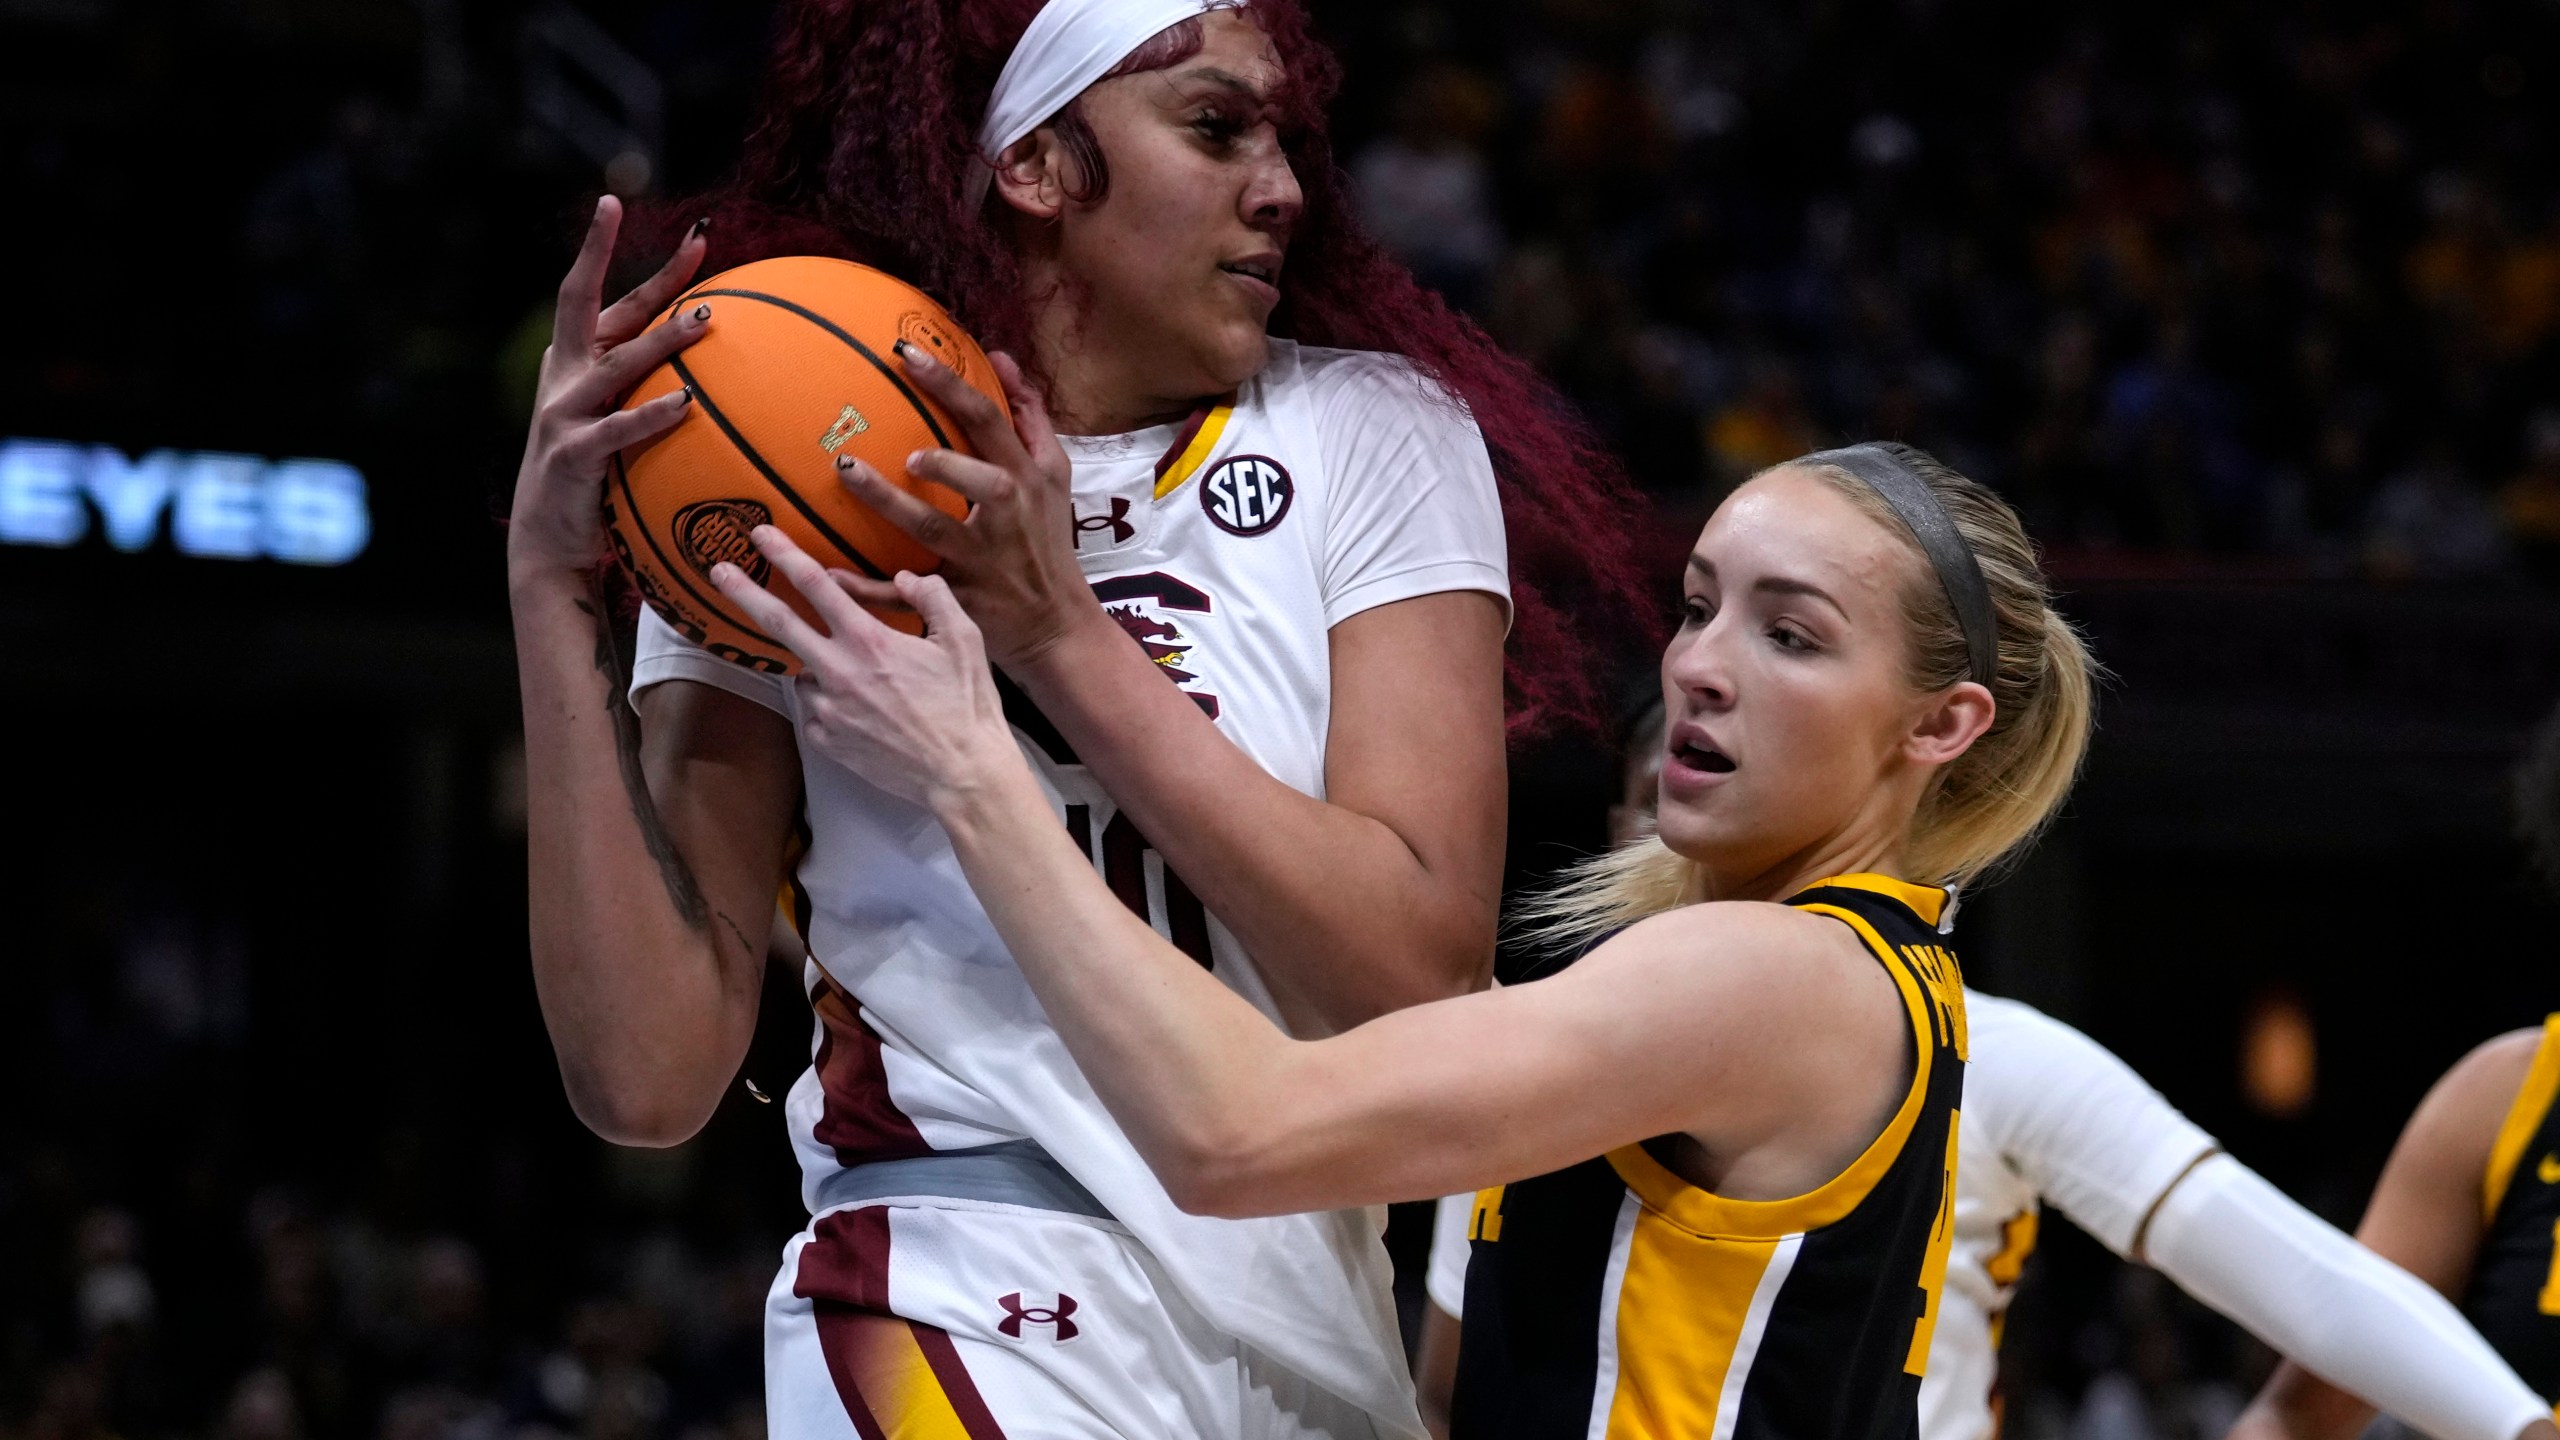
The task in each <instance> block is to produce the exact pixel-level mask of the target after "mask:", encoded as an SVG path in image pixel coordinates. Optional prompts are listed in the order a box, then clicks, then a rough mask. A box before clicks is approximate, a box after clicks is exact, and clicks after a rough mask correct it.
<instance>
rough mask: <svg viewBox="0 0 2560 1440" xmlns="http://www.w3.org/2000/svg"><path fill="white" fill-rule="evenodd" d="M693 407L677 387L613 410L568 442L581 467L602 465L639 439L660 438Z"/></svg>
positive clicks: (687, 395)
mask: <svg viewBox="0 0 2560 1440" xmlns="http://www.w3.org/2000/svg"><path fill="white" fill-rule="evenodd" d="M692 407H693V392H692V391H690V390H687V389H685V388H684V387H683V386H681V385H679V386H677V387H676V388H675V389H673V390H670V391H668V392H667V393H666V394H664V395H661V396H659V397H658V398H656V399H655V400H651V401H648V402H646V403H644V404H639V405H634V406H632V407H631V408H630V409H628V410H616V411H614V412H612V413H611V414H609V415H606V416H605V417H604V418H603V419H600V420H598V421H596V422H595V423H593V424H591V425H589V426H587V427H586V429H585V430H584V431H582V432H580V433H579V434H577V435H575V436H573V437H571V439H570V441H569V445H570V450H571V453H574V454H575V455H576V456H577V458H578V461H579V463H580V464H582V465H602V464H603V463H604V459H605V457H606V456H608V455H610V454H612V453H613V452H614V451H616V450H622V449H626V448H628V447H630V446H633V445H637V444H639V443H640V442H641V441H643V440H647V439H650V438H652V437H654V436H658V435H663V434H665V433H666V432H667V431H669V430H672V429H674V428H675V426H676V422H677V421H679V420H682V419H683V418H684V412H685V411H687V410H689V409H691V408H692Z"/></svg>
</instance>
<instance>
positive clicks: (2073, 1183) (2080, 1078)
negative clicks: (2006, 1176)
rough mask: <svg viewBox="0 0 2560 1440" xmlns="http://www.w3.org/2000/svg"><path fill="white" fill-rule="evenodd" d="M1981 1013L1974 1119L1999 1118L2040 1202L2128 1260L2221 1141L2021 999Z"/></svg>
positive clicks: (1969, 1090) (2006, 1151) (1970, 1109)
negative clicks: (2150, 1223) (2161, 1207)
mask: <svg viewBox="0 0 2560 1440" xmlns="http://www.w3.org/2000/svg"><path fill="white" fill-rule="evenodd" d="M1975 1008H1976V1007H1975V1005H1974V1004H1973V1002H1971V1001H1970V1000H1968V1002H1967V1010H1968V1013H1969V1014H1971V1015H1972V1021H1973V1023H1972V1025H1971V1030H1972V1041H1973V1047H1972V1055H1973V1058H1972V1060H1971V1061H1970V1062H1969V1063H1968V1064H1967V1065H1966V1066H1965V1087H1964V1088H1965V1096H1964V1099H1965V1105H1964V1108H1965V1111H1966V1114H1965V1117H1964V1118H1965V1121H1966V1123H1968V1124H1970V1123H1972V1122H1973V1120H1974V1116H1975V1114H1976V1113H1977V1112H1979V1113H1980V1114H1981V1115H1982V1116H1983V1117H1984V1118H1985V1119H1987V1120H1988V1119H1993V1118H1994V1117H1996V1127H1995V1128H1996V1139H1995V1143H1996V1145H1997V1147H1998V1149H1999V1151H2000V1153H2001V1154H2002V1155H2004V1156H2006V1157H2007V1159H2008V1161H2009V1163H2010V1164H2011V1165H2013V1166H2015V1167H2016V1168H2017V1171H2018V1173H2019V1174H2020V1175H2022V1176H2024V1177H2026V1180H2027V1183H2028V1184H2030V1185H2032V1186H2034V1187H2035V1190H2036V1193H2037V1194H2039V1195H2042V1196H2044V1197H2045V1198H2046V1199H2047V1200H2050V1201H2052V1202H2053V1204H2054V1207H2055V1208H2057V1209H2059V1210H2061V1211H2062V1213H2064V1214H2065V1215H2068V1216H2070V1217H2071V1219H2072V1220H2073V1222H2074V1223H2076V1224H2078V1225H2079V1226H2080V1228H2081V1229H2083V1230H2086V1231H2088V1232H2089V1233H2090V1234H2091V1235H2093V1236H2095V1237H2097V1239H2098V1241H2099V1243H2101V1244H2103V1245H2105V1246H2106V1247H2107V1248H2108V1249H2110V1250H2113V1251H2114V1252H2116V1253H2117V1254H2118V1255H2129V1254H2130V1253H2131V1251H2132V1249H2133V1241H2134V1236H2135V1234H2136V1232H2138V1231H2139V1230H2140V1229H2141V1227H2142V1217H2143V1216H2145V1215H2148V1214H2150V1213H2151V1207H2152V1205H2153V1204H2155V1203H2157V1202H2158V1200H2159V1199H2160V1196H2161V1195H2162V1194H2163V1193H2165V1192H2166V1191H2167V1190H2168V1188H2169V1187H2170V1185H2172V1184H2173V1183H2175V1182H2176V1180H2177V1178H2178V1177H2179V1176H2180V1175H2181V1174H2184V1173H2185V1172H2186V1170H2187V1168H2188V1167H2189V1166H2191V1165H2193V1164H2195V1163H2196V1160H2197V1158H2198V1157H2200V1156H2203V1155H2205V1154H2208V1153H2210V1152H2211V1151H2212V1150H2213V1149H2214V1148H2215V1147H2214V1140H2213V1137H2212V1136H2210V1135H2208V1134H2206V1133H2205V1132H2204V1131H2203V1130H2201V1129H2199V1128H2198V1127H2197V1126H2196V1124H2195V1122H2194V1121H2192V1120H2189V1119H2188V1118H2187V1117H2186V1116H2184V1115H2181V1114H2179V1113H2178V1111H2177V1108H2176V1107H2175V1106H2173V1105H2171V1104H2170V1103H2169V1102H2168V1101H2166V1100H2164V1099H2162V1098H2160V1092H2159V1091H2157V1090H2154V1089H2152V1088H2151V1087H2150V1086H2149V1085H2147V1084H2144V1083H2143V1079H2142V1077H2141V1076H2139V1075H2136V1074H2134V1073H2133V1068H2132V1067H2131V1066H2129V1065H2127V1064H2125V1063H2124V1062H2123V1061H2122V1060H2119V1059H2117V1058H2116V1057H2115V1055H2114V1054H2113V1053H2112V1052H2110V1051H2109V1050H2108V1049H2107V1048H2106V1047H2105V1046H2103V1045H2100V1044H2099V1043H2098V1042H2096V1041H2095V1040H2092V1039H2090V1038H2089V1037H2088V1036H2086V1035H2083V1034H2081V1033H2080V1032H2079V1031H2077V1030H2074V1029H2072V1028H2071V1027H2070V1026H2068V1025H2065V1024H2063V1023H2062V1022H2061V1021H2059V1020H2056V1019H2054V1018H2053V1017H2051V1016H2049V1015H2046V1014H2045V1013H2043V1012H2042V1011H2040V1010H2036V1009H2034V1008H2032V1007H2030V1006H2027V1005H2022V1004H2019V1003H2018V1002H2017V1001H2014V1000H1992V1001H1990V1002H1989V1003H1987V1004H1984V1005H1981V1006H1980V1007H1979V1011H1980V1013H1978V1014H1974V1013H1973V1012H1974V1011H1975Z"/></svg>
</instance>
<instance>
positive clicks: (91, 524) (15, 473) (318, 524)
mask: <svg viewBox="0 0 2560 1440" xmlns="http://www.w3.org/2000/svg"><path fill="white" fill-rule="evenodd" d="M93 528H94V529H96V530H98V531H100V532H102V533H103V534H104V535H105V537H106V541H107V543H108V544H109V545H112V546H114V547H115V548H116V549H118V550H123V551H127V552H133V551H141V550H147V549H149V548H151V546H152V545H153V544H155V543H157V542H158V541H159V539H160V537H161V536H162V535H164V534H165V535H167V536H168V537H169V543H170V544H171V545H172V546H174V547H175V548H176V549H177V551H178V552H179V553H180V554H182V555H195V556H200V557H203V558H206V559H215V560H258V559H266V560H281V561H284V562H285V563H287V564H291V565H344V564H346V563H347V562H348V561H350V560H353V559H354V558H356V556H358V555H360V554H362V553H364V547H365V542H366V541H368V540H370V539H372V537H373V515H372V512H371V511H370V510H369V509H368V508H367V506H366V503H365V487H364V475H363V474H362V473H361V472H359V471H358V470H357V469H356V468H355V467H354V466H352V465H349V464H346V463H345V462H343V461H339V460H268V459H265V458H262V457H260V456H256V455H231V454H225V453H222V452H220V451H213V450H154V451H152V452H151V453H150V454H148V455H145V456H142V457H141V458H140V459H128V458H126V456H125V453H124V452H123V451H122V450H119V449H117V448H116V447H115V446H113V445H79V444H74V443H72V442H70V441H65V440H25V439H6V438H0V544H6V545H50V546H57V547H58V546H64V545H77V544H79V543H80V542H81V541H82V540H84V539H86V538H88V536H89V533H90V531H91V530H92V529H93Z"/></svg>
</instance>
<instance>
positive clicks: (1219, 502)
mask: <svg viewBox="0 0 2560 1440" xmlns="http://www.w3.org/2000/svg"><path fill="white" fill-rule="evenodd" d="M1297 494H1298V487H1297V485H1296V484H1295V483H1294V482H1292V481H1291V480H1290V479H1289V472H1288V470H1286V469H1285V468H1283V467H1282V466H1281V464H1280V462H1279V461H1277V460H1274V459H1272V458H1271V457H1269V456H1267V455H1236V456H1231V457H1229V458H1227V459H1225V460H1221V461H1219V462H1218V468H1217V469H1215V470H1212V471H1210V472H1209V478H1208V479H1207V480H1204V481H1202V482H1201V484H1200V508H1201V509H1203V510H1206V511H1208V512H1209V518H1210V519H1211V520H1212V521H1215V522H1216V523H1217V526H1218V528H1219V529H1221V530H1224V531H1226V532H1227V533H1228V534H1230V535H1267V534H1269V533H1270V532H1271V529H1272V527H1273V526H1276V525H1278V524H1279V523H1280V521H1281V519H1282V518H1283V517H1285V516H1286V515H1287V514H1288V513H1289V502H1290V501H1291V500H1293V499H1296V498H1297Z"/></svg>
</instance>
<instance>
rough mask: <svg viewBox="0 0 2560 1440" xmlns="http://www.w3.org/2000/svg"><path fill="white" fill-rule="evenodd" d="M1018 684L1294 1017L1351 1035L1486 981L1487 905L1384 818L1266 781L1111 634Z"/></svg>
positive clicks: (1073, 644) (1091, 639) (1045, 664)
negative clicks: (1310, 1017) (1300, 1011)
mask: <svg viewBox="0 0 2560 1440" xmlns="http://www.w3.org/2000/svg"><path fill="white" fill-rule="evenodd" d="M1017 679H1018V680H1019V681H1020V683H1021V684H1022V685H1023V687H1024V690H1025V691H1026V693H1028V694H1029V695H1030V697H1031V699H1032V700H1033V702H1034V703H1035V704H1037V705H1038V706H1039V707H1040V709H1041V712H1042V713H1043V714H1044V715H1046V716H1047V717H1048V718H1049V719H1050V721H1051V723H1053V724H1055V725H1056V726H1057V727H1058V729H1059V732H1060V733H1061V735H1063V736H1064V737H1065V739H1066V740H1067V742H1068V743H1069V744H1070V745H1071V746H1073V747H1074V749H1075V752H1076V755H1077V758H1078V759H1079V760H1081V761H1082V762H1083V763H1084V764H1086V765H1087V766H1089V767H1090V768H1091V769H1092V770H1093V771H1094V773H1095V774H1096V775H1097V776H1098V777H1099V778H1100V779H1101V781H1102V784H1103V788H1104V789H1105V790H1107V791H1109V792H1110V794H1111V796H1112V798H1113V800H1114V801H1116V802H1117V803H1118V804H1119V805H1120V807H1121V809H1122V810H1124V811H1126V812H1127V813H1128V814H1129V816H1130V818H1131V819H1132V820H1133V821H1134V822H1135V823H1136V824H1137V826H1138V827H1139V829H1140V830H1141V831H1142V832H1143V833H1144V834H1145V835H1146V837H1147V843H1148V844H1149V845H1150V846H1152V847H1153V848H1154V849H1155V850H1156V851H1158V852H1159V853H1160V854H1162V855H1164V856H1165V857H1166V859H1167V863H1168V864H1170V865H1171V866H1172V867H1173V869H1174V870H1175V872H1176V873H1178V874H1179V875H1180V876H1181V877H1182V879H1183V882H1184V883H1185V884H1187V885H1189V886H1190V887H1191V889H1192V891H1193V892H1194V893H1196V894H1197V895H1198V896H1199V897H1200V899H1201V900H1202V902H1203V903H1204V904H1206V905H1207V907H1208V908H1209V909H1210V910H1211V911H1212V912H1213V913H1215V914H1216V915H1217V916H1218V918H1219V919H1220V920H1221V921H1223V922H1224V923H1225V924H1226V925H1227V927H1228V928H1229V929H1231V930H1232V931H1234V932H1235V935H1236V938H1237V939H1238V940H1240V941H1241V942H1243V944H1244V947H1245V949H1246V950H1247V951H1248V952H1250V953H1251V954H1252V955H1253V957H1254V961H1255V963H1256V964H1257V965H1259V966H1260V967H1261V968H1262V970H1263V971H1264V973H1265V975H1266V976H1267V977H1269V978H1270V980H1271V981H1272V983H1273V985H1274V988H1275V990H1277V991H1279V992H1281V993H1283V994H1284V996H1285V997H1287V998H1288V999H1290V1000H1294V1001H1296V1002H1298V1005H1297V1006H1293V1007H1292V1008H1293V1009H1296V1008H1300V1007H1303V1008H1305V1009H1308V1010H1312V1011H1313V1013H1314V1015H1315V1017H1316V1018H1317V1019H1318V1020H1320V1021H1321V1022H1322V1023H1323V1024H1324V1025H1326V1026H1327V1027H1328V1028H1332V1029H1347V1028H1349V1027H1350V1026H1352V1025H1356V1024H1358V1023H1360V1022H1361V1021H1363V1020H1367V1019H1370V1018H1373V1017H1375V1016H1378V1015H1381V1014H1385V1013H1387V1012H1389V1011H1392V1010H1397V1009H1401V1008H1403V1007H1405V1006H1408V1005H1415V1004H1420V1003H1422V1002H1424V1001H1427V1000H1436V999H1442V998H1445V997H1447V996H1450V995H1456V994H1463V993H1465V992H1467V991H1469V990H1472V989H1475V988H1477V987H1478V986H1479V985H1481V984H1482V982H1483V978H1484V974H1485V970H1486V967H1487V965H1488V964H1489V963H1490V961H1491V957H1492V942H1493V920H1494V906H1493V902H1492V898H1491V896H1490V895H1488V894H1479V893H1476V889H1475V888H1474V887H1471V886H1470V885H1469V884H1468V883H1466V881H1465V880H1464V879H1462V878H1460V877H1457V876H1453V875H1451V874H1447V873H1443V872H1442V871H1438V870H1435V869H1434V868H1433V867H1432V866H1431V865H1429V864H1428V863H1426V862H1425V860H1424V859H1423V858H1422V857H1421V856H1419V855H1418V854H1417V853H1416V852H1415V850H1414V848H1413V847H1412V846H1411V845H1409V844H1408V843H1407V842H1406V841H1405V839H1404V838H1403V837H1402V836H1400V835H1398V834H1397V832H1396V831H1395V830H1394V829H1393V828H1392V827H1390V826H1389V825H1387V824H1386V823H1384V822H1382V821H1380V820H1378V819H1376V818H1373V817H1371V816H1368V815H1364V814H1361V813H1359V812H1357V811H1355V810H1351V809H1348V808H1345V807H1344V806H1341V805H1338V804H1331V803H1328V802H1326V801H1324V800H1319V799H1317V798H1315V797H1314V796H1311V795H1307V794H1304V793H1301V792H1300V791H1298V790H1295V789H1293V788H1291V787H1290V786H1288V785H1286V784H1284V783H1282V782H1281V781H1280V780H1278V779H1276V778H1274V777H1273V776H1272V775H1271V774H1270V772H1268V771H1266V770H1264V769H1263V768H1262V767H1261V766H1260V765H1258V764H1256V763H1255V762H1254V761H1253V759H1252V758H1251V757H1250V756H1248V755H1246V754H1245V753H1244V752H1243V751H1242V750H1240V749H1238V748H1236V746H1235V745H1234V744H1233V743H1232V742H1230V741H1229V740H1228V739H1227V738H1226V737H1225V736H1224V735H1222V734H1220V733H1219V731H1218V729H1217V727H1216V725H1215V724H1213V723H1212V722H1211V721H1210V720H1209V718H1208V717H1207V716H1206V715H1205V714H1203V713H1202V712H1201V711H1200V709H1199V707H1198V706H1197V705H1195V704H1194V703H1193V702H1192V701H1191V699H1190V697H1188V696H1186V695H1184V694H1183V693H1182V692H1181V691H1180V690H1178V689H1176V688H1175V687H1174V686H1172V685H1169V684H1166V683H1165V682H1164V678H1163V676H1162V675H1160V674H1158V673H1157V672H1156V670H1155V667H1154V666H1153V665H1152V664H1151V663H1149V662H1148V660H1147V659H1146V657H1145V655H1144V654H1143V653H1142V652H1140V651H1139V650H1138V649H1137V648H1136V647H1135V646H1133V645H1131V644H1129V643H1128V641H1127V639H1126V637H1125V636H1123V635H1121V634H1120V633H1119V632H1118V631H1117V629H1116V628H1109V627H1102V628H1087V629H1085V630H1081V631H1079V632H1077V633H1075V634H1074V635H1072V636H1071V637H1070V638H1069V639H1068V640H1066V641H1065V642H1062V644H1061V645H1060V646H1059V647H1058V649H1057V650H1055V651H1053V652H1051V653H1050V654H1049V655H1048V656H1046V657H1044V659H1043V660H1042V662H1041V663H1040V664H1039V665H1038V666H1036V667H1029V668H1027V669H1026V671H1025V672H1024V673H1023V674H1021V675H1019V676H1017ZM1497 825H1498V821H1497Z"/></svg>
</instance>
